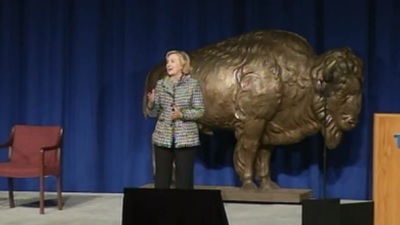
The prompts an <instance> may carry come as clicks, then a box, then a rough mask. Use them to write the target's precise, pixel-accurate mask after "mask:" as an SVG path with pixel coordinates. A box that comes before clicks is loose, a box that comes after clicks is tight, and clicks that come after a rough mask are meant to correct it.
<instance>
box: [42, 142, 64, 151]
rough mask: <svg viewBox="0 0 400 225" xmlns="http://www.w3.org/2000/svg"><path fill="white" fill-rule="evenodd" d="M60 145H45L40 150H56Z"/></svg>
mask: <svg viewBox="0 0 400 225" xmlns="http://www.w3.org/2000/svg"><path fill="white" fill-rule="evenodd" d="M60 147H61V146H60V145H59V144H56V145H53V146H46V147H43V148H42V149H41V151H44V152H47V151H51V150H57V149H58V148H60Z"/></svg>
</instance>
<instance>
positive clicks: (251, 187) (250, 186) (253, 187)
mask: <svg viewBox="0 0 400 225" xmlns="http://www.w3.org/2000/svg"><path fill="white" fill-rule="evenodd" d="M242 190H244V191H257V186H256V185H255V184H254V183H253V182H251V181H246V182H244V183H243V185H242Z"/></svg>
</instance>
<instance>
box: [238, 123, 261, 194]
mask: <svg viewBox="0 0 400 225" xmlns="http://www.w3.org/2000/svg"><path fill="white" fill-rule="evenodd" d="M263 128H264V121H263V120H260V119H252V120H247V121H245V122H243V123H242V124H240V125H239V126H238V127H237V128H236V139H237V142H236V146H235V153H234V165H235V169H236V172H237V173H238V174H239V176H240V179H241V181H242V188H243V189H244V190H257V186H256V185H255V184H254V182H253V174H254V163H255V160H256V156H257V149H258V148H259V146H260V137H261V134H262V131H263Z"/></svg>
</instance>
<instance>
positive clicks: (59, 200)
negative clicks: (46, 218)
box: [57, 175, 64, 210]
mask: <svg viewBox="0 0 400 225" xmlns="http://www.w3.org/2000/svg"><path fill="white" fill-rule="evenodd" d="M61 182H62V179H61V175H59V176H57V205H58V210H62V209H63V205H64V203H63V199H62V190H61V187H62V185H61Z"/></svg>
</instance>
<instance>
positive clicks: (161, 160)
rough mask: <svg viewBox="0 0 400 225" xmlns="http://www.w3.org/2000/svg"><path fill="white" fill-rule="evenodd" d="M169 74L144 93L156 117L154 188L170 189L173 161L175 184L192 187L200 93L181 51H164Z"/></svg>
mask: <svg viewBox="0 0 400 225" xmlns="http://www.w3.org/2000/svg"><path fill="white" fill-rule="evenodd" d="M166 71H167V74H168V76H166V77H164V78H163V79H161V80H159V81H158V82H157V85H156V87H155V89H153V90H152V91H151V92H150V93H148V94H147V99H148V105H147V107H148V109H149V112H150V113H149V115H150V116H152V117H158V120H157V123H156V127H155V130H154V133H153V144H154V158H155V182H154V185H155V188H169V187H170V185H171V177H172V168H173V162H174V161H175V187H176V188H177V189H193V170H194V160H195V155H196V148H197V147H198V146H199V145H200V138H199V130H198V127H197V123H196V120H198V119H199V118H201V117H202V116H203V113H204V103H203V95H202V93H201V89H200V86H199V83H198V81H197V80H195V79H193V78H191V77H190V72H191V66H190V58H189V56H188V55H187V54H186V53H185V52H183V51H175V50H174V51H169V52H167V54H166Z"/></svg>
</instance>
